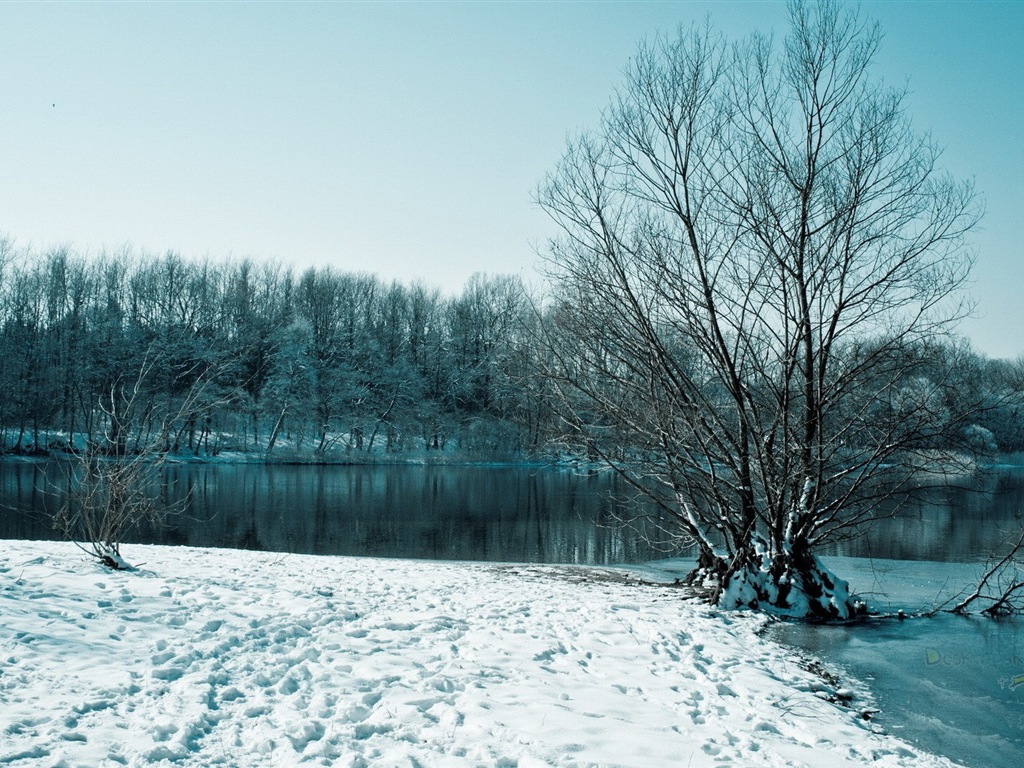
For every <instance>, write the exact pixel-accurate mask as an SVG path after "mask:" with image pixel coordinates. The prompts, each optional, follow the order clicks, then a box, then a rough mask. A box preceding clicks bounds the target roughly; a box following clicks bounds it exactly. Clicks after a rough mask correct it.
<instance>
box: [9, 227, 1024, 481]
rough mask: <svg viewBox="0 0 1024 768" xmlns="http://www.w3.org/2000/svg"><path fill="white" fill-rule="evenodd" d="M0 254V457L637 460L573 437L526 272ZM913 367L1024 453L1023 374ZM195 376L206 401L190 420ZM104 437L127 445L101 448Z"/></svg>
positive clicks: (23, 251) (934, 347)
mask: <svg viewBox="0 0 1024 768" xmlns="http://www.w3.org/2000/svg"><path fill="white" fill-rule="evenodd" d="M2 250H3V257H4V259H3V261H4V265H3V272H2V274H0V277H2V279H0V348H2V349H3V350H4V365H3V367H2V368H0V452H2V453H7V454H23V455H46V454H49V453H61V452H64V451H67V450H68V449H69V448H70V447H72V446H75V447H77V448H78V449H81V448H84V447H85V446H86V445H94V446H97V447H99V448H103V449H106V450H108V451H109V452H115V453H116V452H118V451H120V452H129V453H132V452H138V450H140V449H141V447H142V446H147V445H150V444H151V443H152V441H153V438H154V433H155V432H157V431H161V430H162V433H161V434H160V435H159V436H158V437H159V438H160V439H159V441H158V447H160V448H161V450H162V451H163V452H166V453H169V454H177V455H179V456H182V457H194V458H200V459H209V458H215V457H222V458H223V457H227V456H232V457H234V458H242V459H244V458H249V459H256V460H271V461H274V460H278V461H285V460H303V461H352V462H363V461H382V460H384V461H387V460H403V459H413V458H415V459H424V458H427V459H429V458H433V459H443V458H452V459H466V460H473V459H503V460H509V459H512V460H522V459H524V458H529V459H548V458H552V457H556V456H564V455H566V454H567V453H570V454H572V455H574V456H577V457H581V458H588V457H589V458H594V455H595V454H594V451H595V449H597V448H601V449H602V450H605V451H613V452H615V453H616V454H617V455H619V456H623V455H625V454H626V453H628V450H629V446H628V445H627V444H626V443H625V441H624V440H618V438H616V440H612V441H608V440H605V441H604V444H603V445H600V446H599V445H596V444H595V443H593V442H592V441H589V442H588V441H586V440H584V441H582V442H580V441H576V440H575V438H573V437H572V436H571V435H566V430H565V428H564V425H563V423H562V421H561V419H560V416H559V413H558V411H557V410H556V408H555V407H554V402H553V400H552V398H551V394H552V393H551V391H550V384H549V382H548V381H547V380H546V379H545V378H544V377H543V375H542V370H543V369H544V367H545V365H546V363H547V358H546V357H545V354H546V353H545V351H544V344H543V343H541V341H540V334H539V333H538V332H539V331H540V330H541V327H542V326H543V325H549V324H551V323H553V322H555V321H556V320H557V317H558V313H557V312H556V311H555V310H554V309H552V308H547V309H543V310H537V309H535V305H536V304H537V302H536V300H535V299H534V298H532V297H531V296H530V295H529V294H528V292H527V290H526V289H525V288H524V286H523V284H522V283H521V281H520V280H519V279H518V278H516V277H512V276H504V275H497V276H484V275H479V276H475V277H474V278H472V279H471V280H470V281H469V282H468V283H467V285H466V286H465V287H464V289H463V290H462V292H461V293H460V294H459V295H457V296H444V295H442V294H441V292H440V291H439V290H437V289H436V288H431V287H429V286H426V285H423V284H412V285H405V284H402V283H385V282H384V281H382V280H380V279H378V278H376V277H374V276H372V275H368V274H349V273H341V272H337V271H335V270H332V269H330V268H311V269H308V270H305V271H303V272H300V273H297V272H296V271H295V270H293V269H291V268H289V267H287V266H285V265H282V264H266V263H257V262H253V261H249V260H230V259H222V260H216V259H204V260H189V259H186V258H183V257H181V256H179V255H177V254H174V253H167V254H164V255H162V256H158V257H157V256H153V255H151V254H145V253H140V252H134V251H132V250H131V249H130V248H125V249H122V250H121V251H118V252H116V253H112V252H107V253H102V254H94V255H89V254H81V253H77V252H76V251H75V250H74V249H73V248H70V247H59V248H50V249H46V250H43V251H36V250H33V249H29V248H20V247H18V246H17V245H15V244H14V243H12V242H11V241H9V240H7V241H4V244H3V249H2ZM907 355H908V358H909V357H910V356H913V364H912V365H911V364H908V365H906V366H905V376H904V377H903V381H902V383H901V388H900V389H901V392H902V396H903V397H904V399H906V400H908V401H911V400H913V399H915V398H917V399H920V397H928V398H931V401H932V402H931V408H932V410H933V411H934V412H935V413H936V414H939V415H940V416H941V415H943V414H949V417H951V416H952V414H957V413H961V412H962V411H963V404H965V403H984V404H985V407H984V408H980V409H978V408H975V409H974V413H972V414H971V416H970V420H969V422H967V423H965V424H964V425H963V430H962V433H961V435H960V437H961V438H962V440H961V441H960V442H961V443H962V444H961V445H960V446H959V447H961V448H962V447H964V446H967V447H970V448H972V449H974V450H976V451H977V452H980V454H981V455H982V456H983V457H984V458H991V457H993V456H995V455H996V454H997V453H1009V452H1018V453H1019V452H1021V451H1024V404H1022V403H1021V401H1020V400H1016V399H1014V398H1012V397H1009V396H1008V394H1009V393H1011V392H1013V391H1015V390H1019V389H1020V387H1021V382H1022V381H1024V364H1022V362H1021V361H1020V360H1018V361H1005V360H991V359H987V358H985V357H984V356H982V355H979V354H976V353H974V352H972V351H971V350H970V349H969V348H968V347H967V345H966V344H965V343H964V342H963V341H957V340H946V341H945V342H938V341H935V342H932V343H929V344H927V345H922V346H919V347H917V348H915V349H908V350H907ZM951 361H953V362H955V365H954V366H952V367H950V366H949V365H948V364H949V363H950V362H951ZM140 372H142V373H143V374H144V375H143V376H141V378H140V377H138V374H139V373H140ZM211 374H215V375H212V378H211ZM951 375H954V376H955V380H949V377H950V376H951ZM207 378H211V380H210V381H208V382H206V379H207ZM940 378H941V383H943V385H944V386H942V387H941V389H940V388H939V387H937V386H936V385H937V384H938V383H939V380H940ZM136 379H138V380H136ZM126 380H130V383H131V384H132V387H133V397H134V400H133V401H132V413H131V414H130V418H126V419H124V420H123V422H122V423H120V424H117V425H113V424H112V418H113V417H112V415H111V412H110V410H111V409H110V408H109V407H108V408H107V409H106V410H105V409H104V408H103V407H102V405H103V403H104V402H107V403H108V404H109V401H110V396H111V391H112V389H114V388H115V387H117V386H118V385H120V384H123V383H125V381H126ZM200 381H204V382H206V383H204V387H203V391H202V393H201V394H202V401H201V402H200V403H192V404H190V406H189V407H187V408H183V407H182V406H183V405H184V404H185V401H186V400H187V399H188V397H189V395H190V394H194V385H195V384H196V383H197V382H200ZM136 386H137V389H134V388H135V387H136ZM915 393H917V394H915ZM169 416H170V417H176V418H168V417H169ZM112 426H115V427H116V432H117V436H116V438H114V440H115V443H116V445H106V437H105V435H106V434H107V432H108V430H109V429H110V428H111V427H112ZM937 434H938V433H937ZM72 435H73V436H74V439H72ZM620 437H621V436H620ZM616 441H617V442H616ZM931 447H935V448H952V447H956V446H953V445H935V446H931Z"/></svg>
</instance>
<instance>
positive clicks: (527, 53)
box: [0, 0, 1024, 357]
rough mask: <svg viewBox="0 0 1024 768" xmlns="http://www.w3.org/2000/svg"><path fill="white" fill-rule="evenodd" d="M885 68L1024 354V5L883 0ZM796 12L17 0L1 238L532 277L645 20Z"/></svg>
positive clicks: (430, 278)
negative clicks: (970, 219)
mask: <svg viewBox="0 0 1024 768" xmlns="http://www.w3.org/2000/svg"><path fill="white" fill-rule="evenodd" d="M862 9H863V10H864V12H865V13H866V14H867V15H868V16H871V17H874V18H877V19H878V20H879V21H880V22H881V23H882V26H883V28H884V29H885V33H886V38H885V42H884V47H883V50H882V53H881V56H880V58H879V61H878V70H877V71H878V73H879V74H880V75H882V76H884V77H885V78H886V79H887V80H888V81H890V82H893V83H897V84H902V83H903V82H904V81H905V80H909V84H910V88H911V90H912V94H911V96H910V98H909V111H910V114H911V115H912V116H913V117H914V119H915V122H916V124H917V126H918V127H919V128H921V129H922V130H928V131H930V132H931V133H932V134H933V136H934V137H935V138H936V139H937V140H938V141H939V143H941V144H942V145H944V146H945V147H946V148H947V151H946V156H945V162H946V166H947V167H948V168H949V169H950V170H952V171H953V172H954V173H956V174H958V175H961V176H968V177H973V178H974V179H975V181H976V184H977V186H978V188H979V190H980V191H981V192H982V193H983V195H984V198H985V202H986V207H987V215H986V217H985V220H984V222H983V224H982V228H981V229H980V230H979V231H978V233H977V235H976V236H975V238H974V244H975V246H976V248H977V250H978V265H977V268H976V271H975V286H974V291H973V292H974V296H975V298H976V299H977V301H978V302H979V310H978V314H979V317H978V318H976V319H972V320H970V321H968V322H967V323H966V324H965V325H964V328H963V330H964V331H965V332H966V333H967V334H968V335H969V337H970V338H971V339H972V340H973V341H974V343H975V345H976V347H977V348H978V349H979V350H981V351H982V352H985V353H987V354H989V355H992V356H997V357H1015V356H1017V355H1019V354H1021V353H1024V310H1022V309H1021V296H1022V295H1024V248H1022V246H1021V241H1020V238H1019V237H1018V236H1017V229H1018V224H1019V222H1020V220H1021V218H1024V216H1022V212H1024V192H1022V184H1021V174H1022V171H1024V149H1022V140H1024V130H1022V127H1021V126H1022V122H1024V0H1006V1H1004V2H985V1H983V0H960V1H959V2H952V1H950V2H934V1H932V0H919V1H917V2H870V1H869V2H865V3H862ZM708 13H710V14H711V18H712V20H713V22H714V23H715V24H716V25H717V26H718V27H720V28H721V29H723V30H724V31H725V32H727V33H728V34H729V35H731V36H739V35H743V34H745V33H747V32H749V31H751V30H753V29H755V28H758V29H762V30H770V29H772V28H774V29H776V30H777V31H778V32H779V33H781V32H783V31H784V28H785V20H786V8H785V4H784V3H782V2H772V1H771V0H762V1H761V2H660V3H641V2H561V3H554V2H518V3H515V2H509V3H504V2H463V3H458V2H453V3H442V2H420V3H310V4H299V3H146V4H142V3H76V4H61V3H51V4H37V3H3V4H0V232H4V233H6V234H8V235H10V236H11V237H13V238H14V239H15V241H16V242H17V243H19V244H21V245H32V246H33V247H36V248H37V249H42V248H46V247H48V246H51V245H54V244H59V243H68V244H72V245H74V246H76V247H78V248H79V249H81V250H87V251H90V252H97V251H98V250H99V249H100V248H102V247H103V246H104V245H106V246H109V247H117V246H119V245H121V244H123V243H132V244H134V245H135V246H136V247H137V248H139V249H145V250H148V251H151V252H156V253H162V252H164V251H166V250H169V249H172V250H176V251H178V252H180V253H182V254H183V255H185V256H204V255H207V254H208V255H210V256H212V257H218V258H219V257H224V256H228V255H234V256H252V257H254V258H258V259H264V258H266V259H279V260H281V261H284V262H288V263H293V264H295V265H297V266H299V267H304V266H307V265H311V264H331V265H333V266H335V267H337V268H338V269H342V270H364V271H369V272H374V273H377V274H379V275H381V276H382V277H385V278H389V279H390V278H398V279H401V280H403V281H409V280H413V279H422V280H424V281H425V282H426V283H428V284H432V285H437V286H439V287H441V288H443V289H445V290H448V291H455V290H458V289H459V288H460V287H461V286H462V284H463V283H464V282H465V280H466V279H467V278H468V277H469V275H471V274H472V273H473V272H477V271H484V272H492V273H494V272H512V273H518V274H522V275H524V277H527V278H528V279H532V276H533V266H534V264H535V262H536V260H537V259H536V255H535V250H534V249H535V247H538V246H540V245H541V244H542V243H543V242H544V240H545V239H546V237H547V236H548V235H550V234H551V233H552V226H551V224H550V223H549V222H548V220H547V218H546V217H545V216H544V214H543V213H542V212H541V211H539V210H538V209H537V208H536V206H535V205H534V204H533V203H532V202H531V195H532V193H533V190H534V189H535V187H536V184H537V182H538V181H539V180H540V179H541V177H542V176H543V175H544V173H545V172H546V171H548V170H549V169H551V167H552V166H553V165H554V163H555V162H556V160H557V159H558V157H559V155H560V153H561V150H562V148H563V145H564V141H565V137H566V135H567V134H569V133H571V132H573V131H574V130H576V129H578V128H582V127H586V126H588V125H593V124H594V123H595V122H596V121H597V118H598V115H599V113H600V111H601V109H602V108H603V107H604V106H605V104H606V103H607V101H608V98H609V96H610V94H611V91H612V89H613V87H614V86H615V85H616V83H617V82H618V79H619V72H620V70H621V68H622V66H623V65H624V64H625V62H626V60H627V58H628V57H629V56H630V55H631V53H632V52H633V50H634V48H635V46H636V43H637V42H638V41H639V40H640V39H641V38H642V37H644V36H645V35H651V34H654V33H656V32H657V31H659V30H661V31H666V30H669V31H670V30H673V29H675V27H676V26H677V25H678V24H679V23H684V24H687V23H689V22H691V21H694V20H701V19H703V17H704V16H705V15H706V14H708Z"/></svg>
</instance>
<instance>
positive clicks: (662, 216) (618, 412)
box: [538, 2, 979, 618]
mask: <svg viewBox="0 0 1024 768" xmlns="http://www.w3.org/2000/svg"><path fill="white" fill-rule="evenodd" d="M790 21H791V23H790V29H789V33H788V36H787V37H786V38H785V40H784V41H782V42H781V43H776V42H775V41H773V40H772V39H770V38H767V37H764V36H760V35H755V36H753V37H751V38H750V39H748V40H746V41H744V42H742V43H739V44H736V45H730V44H727V42H726V41H725V40H724V39H723V38H722V37H721V36H719V35H718V34H716V33H715V32H714V30H713V29H712V28H711V27H710V26H703V27H697V28H692V29H690V30H682V31H680V33H679V34H678V36H677V37H675V38H672V39H668V38H659V39H657V40H656V41H654V42H650V43H646V44H643V45H641V46H640V47H639V49H638V51H637V54H636V56H635V57H634V58H633V59H632V60H631V61H630V63H629V65H628V66H627V68H626V72H625V81H624V84H623V85H622V86H621V89H620V90H619V91H618V92H617V93H616V95H615V97H614V98H613V100H612V104H611V106H610V107H609V108H608V110H607V111H606V112H605V114H604V116H603V119H602V121H601V123H600V127H599V129H597V130H596V131H595V132H593V133H590V134H585V135H582V136H580V137H578V138H576V139H573V140H571V141H570V142H569V145H568V147H567V150H566V152H565V155H564V157H563V159H562V161H561V163H560V164H559V165H558V167H557V169H556V170H555V171H554V172H552V173H551V174H550V175H549V176H548V177H547V179H546V180H545V181H544V183H543V184H542V185H541V188H540V191H539V195H538V197H539V200H540V202H541V204H542V205H543V206H544V208H545V209H546V210H547V211H548V213H549V214H550V215H551V216H552V217H553V219H554V220H555V221H556V222H557V224H558V225H559V226H560V229H561V236H560V237H559V238H558V239H556V240H555V241H553V242H552V244H551V246H550V254H549V256H550V267H551V269H550V271H551V274H552V276H553V277H554V278H555V281H554V282H555V285H556V289H555V296H554V301H553V305H552V311H551V316H552V324H551V326H550V327H551V341H552V346H553V347H554V352H555V354H554V355H553V358H554V359H555V360H556V361H557V362H556V364H555V366H554V371H553V374H554V376H555V379H556V380H557V381H558V382H559V383H560V387H561V391H562V393H563V398H562V399H563V403H564V405H565V406H566V407H567V408H566V413H567V421H568V422H569V423H570V424H571V425H572V427H573V428H574V429H575V430H576V431H577V434H579V435H580V436H582V437H583V438H585V440H586V443H587V445H588V447H589V448H590V449H591V450H592V451H595V452H596V453H598V454H599V455H600V456H602V457H603V458H605V459H606V460H608V461H609V462H611V463H612V464H613V466H615V467H617V468H618V469H619V470H620V471H622V472H623V473H624V474H625V475H626V476H627V477H629V478H630V479H631V480H632V481H633V482H634V483H635V484H636V485H637V487H638V488H641V489H643V490H644V491H645V492H646V493H648V494H650V495H651V496H652V497H653V498H655V499H656V500H657V501H658V502H659V503H660V504H661V506H662V508H663V509H664V510H665V512H666V514H667V515H668V519H669V520H670V521H671V524H672V526H673V528H674V530H676V531H677V532H678V533H679V534H680V536H681V537H683V538H685V539H686V540H689V541H692V542H694V543H695V544H696V547H697V550H698V552H699V564H698V570H697V571H695V573H694V580H695V581H697V582H699V583H701V584H703V585H705V586H706V587H708V589H709V594H710V595H711V597H712V599H713V600H715V601H716V602H717V603H719V604H721V605H727V606H742V605H750V606H756V607H761V608H765V609H769V610H773V611H778V612H782V613H786V614H790V615H799V616H818V617H832V618H845V617H848V616H849V615H850V614H851V612H852V611H854V610H855V603H854V601H853V599H852V598H851V597H850V596H849V594H848V592H847V588H846V585H845V583H844V582H842V581H840V580H839V579H837V578H836V577H835V576H833V575H832V574H831V573H829V572H828V571H827V569H826V568H824V567H823V566H822V565H821V563H820V561H818V559H817V558H816V557H815V554H814V552H815V550H816V547H818V546H819V545H820V544H821V542H823V541H825V540H827V539H829V538H830V537H836V536H841V535H847V534H850V533H851V532H854V531H856V530H858V529H859V528H860V527H862V526H863V525H864V524H866V523H867V522H869V521H870V520H871V519H872V518H874V517H875V516H876V515H878V514H879V513H880V512H879V502H880V499H881V498H882V497H883V496H885V495H888V494H890V493H892V492H893V490H899V489H905V488H906V487H908V486H909V485H910V484H912V483H913V482H914V480H915V474H916V473H918V472H920V471H921V470H922V469H927V461H926V459H928V458H930V457H935V456H936V453H935V452H934V451H930V450H929V449H932V448H934V447H935V446H936V445H939V444H941V443H942V441H941V440H940V439H939V437H940V431H941V430H943V429H946V430H948V429H949V428H951V427H952V428H960V427H962V426H963V425H962V424H959V423H958V421H957V419H956V417H955V415H951V414H950V413H949V412H948V408H947V407H946V405H945V403H946V402H947V400H948V398H946V397H945V396H944V392H943V391H942V390H943V388H944V387H945V386H946V384H947V380H946V378H945V376H944V375H943V374H941V373H938V374H937V373H936V368H935V364H934V359H935V358H936V357H937V356H936V355H935V354H934V349H933V347H934V345H935V343H936V342H937V341H940V340H941V338H942V336H943V334H945V333H947V332H948V331H949V330H950V329H951V324H952V323H953V322H954V321H955V320H956V319H958V317H959V316H961V315H962V314H963V311H964V306H963V304H962V303H961V302H960V300H959V299H958V296H959V290H960V289H961V287H962V286H963V283H964V281H965V279H966V278H967V274H968V270H969V267H970V263H971V256H970V254H969V253H967V252H966V251H965V250H964V242H963V240H964V235H965V233H966V232H967V231H968V230H969V229H970V228H971V227H972V225H973V224H974V223H975V222H976V220H977V217H978V213H979V211H978V207H977V205H976V204H975V194H974V192H973V189H972V187H971V185H970V184H968V183H965V182H960V181H956V180H953V179H951V178H949V177H948V176H946V175H944V174H942V173H940V172H939V170H938V169H937V162H938V160H939V155H940V152H939V150H938V148H937V147H936V145H935V144H934V143H932V141H931V140H930V139H929V138H928V137H926V136H922V135H920V134H918V133H916V132H915V131H914V129H913V128H912V126H911V124H910V122H909V120H908V118H907V115H906V112H905V104H904V95H905V94H904V91H901V90H899V89H893V88H891V87H887V86H886V85H885V84H883V83H881V82H880V81H879V80H878V79H877V78H874V77H873V76H872V72H871V67H872V60H873V58H874V57H875V54H876V51H877V49H878V46H879V41H880V38H881V35H880V31H879V29H878V27H877V25H875V24H872V23H868V22H866V21H865V20H863V19H862V18H861V17H860V15H859V14H858V13H857V12H856V11H853V10H847V9H845V8H844V7H842V6H841V5H840V4H838V3H834V2H822V3H815V4H806V3H802V2H797V3H793V4H791V5H790ZM938 357H942V356H938ZM948 357H949V356H948V355H947V356H946V358H947V362H948V363H950V364H953V363H954V362H955V361H953V360H949V359H948ZM925 370H927V372H928V375H925V374H924V371H925Z"/></svg>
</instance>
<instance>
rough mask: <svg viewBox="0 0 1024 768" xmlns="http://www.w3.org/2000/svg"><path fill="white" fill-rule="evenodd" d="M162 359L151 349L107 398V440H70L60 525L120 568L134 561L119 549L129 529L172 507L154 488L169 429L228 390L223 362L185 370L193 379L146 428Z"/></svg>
mask: <svg viewBox="0 0 1024 768" xmlns="http://www.w3.org/2000/svg"><path fill="white" fill-rule="evenodd" d="M158 359H159V358H158V357H157V356H155V355H153V354H148V355H147V356H146V358H145V359H144V360H143V363H142V365H141V366H140V368H139V370H138V371H137V372H136V375H135V376H134V378H131V377H124V376H121V377H118V378H117V379H116V380H115V381H114V382H113V384H112V385H111V386H110V389H109V391H108V392H107V393H106V395H105V396H104V397H103V398H101V400H100V402H99V408H100V410H101V412H102V413H103V415H104V422H105V428H104V435H103V440H102V441H101V442H98V443H96V444H87V445H85V446H83V447H75V446H74V445H72V452H73V453H74V455H75V458H76V461H74V462H72V464H71V465H70V467H69V471H68V474H67V483H66V488H65V489H64V493H63V499H62V503H61V504H60V506H59V507H58V509H57V511H56V513H55V515H54V526H55V527H56V528H57V530H59V531H60V532H61V533H62V534H63V535H64V536H65V537H66V538H68V539H70V540H71V541H73V542H75V543H76V544H78V546H80V547H81V548H82V549H83V550H84V551H85V552H87V553H88V554H89V555H91V556H92V557H94V558H96V559H97V560H98V561H99V562H101V563H103V564H104V565H106V566H107V567H109V568H113V569H116V570H131V568H132V566H131V565H130V564H129V563H128V562H127V561H126V560H125V559H124V558H123V557H122V556H121V543H122V542H123V540H124V537H125V536H126V535H127V534H129V533H130V532H131V531H132V530H133V529H134V528H136V527H138V526H139V525H142V524H146V523H148V524H151V525H159V524H160V523H161V522H162V521H163V519H164V517H165V515H166V514H167V513H168V510H167V509H166V508H165V507H164V506H163V505H162V504H161V503H160V502H159V500H158V499H157V498H155V496H154V493H153V490H154V487H155V486H156V484H157V481H158V479H159V474H160V470H161V468H162V467H163V465H164V463H165V461H166V458H167V452H166V450H165V447H166V443H167V437H166V436H167V434H169V433H170V432H172V431H174V429H175V426H176V425H179V426H180V425H184V424H188V423H192V422H194V421H195V420H196V419H198V418H200V417H201V416H202V415H203V414H205V413H207V412H208V411H210V410H211V409H213V408H215V407H216V406H217V405H219V404H222V403H223V402H225V401H226V397H227V396H225V395H223V394H221V393H217V394H211V392H213V391H215V390H216V387H215V381H216V378H217V372H218V371H219V370H220V368H219V367H217V366H211V367H208V368H207V369H205V370H203V371H200V372H196V373H195V376H194V377H193V375H192V374H193V372H191V371H189V372H186V376H187V377H188V378H189V379H190V380H193V383H192V384H191V385H190V386H189V388H188V390H187V391H186V392H185V393H184V395H183V396H182V397H181V399H180V400H179V402H178V407H177V408H176V409H174V410H173V411H168V412H166V413H163V414H162V415H160V417H159V419H160V424H159V425H158V427H157V428H156V429H154V428H153V427H152V424H151V423H150V425H149V427H148V428H145V429H144V426H143V424H144V422H147V421H148V422H152V420H153V419H154V417H155V411H154V407H153V404H152V402H151V401H150V400H149V398H148V397H147V393H146V387H145V385H146V382H147V380H148V379H149V378H150V377H151V376H152V375H153V373H154V368H155V367H156V363H157V360H158ZM133 432H135V439H134V440H131V435H132V433H133ZM143 435H145V436H146V437H145V438H144V437H143ZM72 439H73V436H72ZM130 443H131V447H129V444H130Z"/></svg>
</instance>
